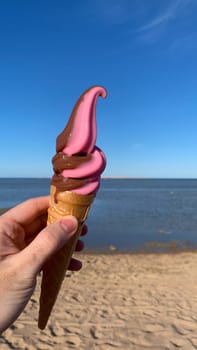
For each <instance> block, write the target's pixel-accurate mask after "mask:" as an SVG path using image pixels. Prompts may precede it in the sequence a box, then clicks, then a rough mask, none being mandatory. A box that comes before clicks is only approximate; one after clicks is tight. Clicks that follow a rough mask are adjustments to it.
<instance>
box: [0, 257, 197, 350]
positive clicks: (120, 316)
mask: <svg viewBox="0 0 197 350" xmlns="http://www.w3.org/2000/svg"><path fill="white" fill-rule="evenodd" d="M81 259H82V260H83V263H84V266H83V269H82V270H81V271H80V272H78V273H74V274H70V275H69V276H68V277H66V278H65V281H64V284H63V287H62V290H61V294H60V296H59V298H58V301H57V304H56V307H55V310H54V312H53V315H52V317H51V318H50V321H49V324H48V327H47V328H46V330H44V331H40V330H39V329H38V328H37V315H38V297H39V283H40V277H39V278H38V288H37V289H36V292H35V294H34V295H33V297H32V299H31V302H30V303H29V305H28V306H27V307H26V310H25V311H24V313H23V314H22V315H21V317H20V318H19V319H18V321H17V322H16V323H15V324H14V325H13V326H12V327H11V328H10V329H8V330H7V331H6V332H4V334H3V335H2V336H1V338H0V350H7V349H18V350H24V349H26V350H34V349H37V350H48V349H54V350H64V349H65V350H67V349H80V350H116V349H121V350H127V349H132V350H136V349H137V350H140V349H158V350H162V349H185V350H190V349H197V253H180V254H162V255H161V254H155V255H153V254H151V255H119V254H114V255H113V254H111V255H81Z"/></svg>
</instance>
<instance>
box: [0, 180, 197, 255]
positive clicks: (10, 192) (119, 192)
mask: <svg viewBox="0 0 197 350" xmlns="http://www.w3.org/2000/svg"><path fill="white" fill-rule="evenodd" d="M49 188H50V179H47V178H0V208H10V207H13V206H15V205H17V204H18V203H20V202H22V201H24V200H26V199H28V198H32V197H37V196H40V195H46V194H48V193H49ZM87 224H88V234H87V236H86V237H85V238H84V241H85V250H86V251H89V252H95V253H96V252H99V253H100V252H105V253H107V252H109V253H117V252H120V253H128V252H130V253H152V252H156V253H160V252H161V253H162V252H166V251H167V252H179V251H183V250H197V179H130V178H129V179H111V178H110V179H109V178H103V179H102V180H101V186H100V190H99V192H98V194H97V197H96V199H95V201H94V203H93V205H92V207H91V210H90V213H89V217H88V220H87Z"/></svg>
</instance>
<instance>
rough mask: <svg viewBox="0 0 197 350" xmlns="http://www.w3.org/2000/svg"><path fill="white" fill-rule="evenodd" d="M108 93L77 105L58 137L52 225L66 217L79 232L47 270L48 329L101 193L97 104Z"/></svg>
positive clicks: (98, 91) (43, 303) (43, 304)
mask: <svg viewBox="0 0 197 350" xmlns="http://www.w3.org/2000/svg"><path fill="white" fill-rule="evenodd" d="M106 95H107V93H106V90H105V89H104V88H103V87H100V86H94V87H92V88H90V89H89V90H87V91H86V92H85V93H84V94H83V95H82V96H81V97H80V98H79V100H78V101H77V103H76V105H75V107H74V109H73V111H72V114H71V116H70V119H69V121H68V124H67V125H66V127H65V129H64V130H63V131H62V133H61V134H60V135H59V136H58V137H57V142H56V152H57V153H56V155H55V156H54V157H53V159H52V163H53V168H54V175H53V177H52V180H51V196H50V206H49V209H48V224H51V223H53V222H54V221H55V220H57V219H59V218H61V217H64V216H66V215H74V216H75V217H76V218H77V220H78V224H79V225H78V230H77V232H76V233H75V235H74V236H73V237H72V238H71V239H70V240H69V241H68V242H67V244H66V245H65V246H64V247H63V248H62V249H61V250H60V251H58V252H57V253H56V254H55V255H54V256H52V257H51V258H50V259H49V260H48V261H47V263H46V264H45V266H44V267H43V277H42V284H41V296H40V311H39V321H38V326H39V328H41V329H44V328H45V326H46V324H47V321H48V318H49V316H50V313H51V310H52V308H53V305H54V304H55V300H56V298H57V295H58V292H59V289H60V287H61V284H62V281H63V279H64V276H65V272H66V270H67V268H68V266H69V262H70V259H71V256H72V254H73V251H74V249H75V246H76V243H77V240H78V238H79V236H80V233H81V229H82V226H83V223H84V222H85V220H86V218H87V215H88V212H89V209H90V206H91V204H92V202H93V200H94V198H95V195H96V192H97V191H98V189H99V185H100V177H101V174H102V172H103V170H104V169H105V166H106V159H105V156H104V153H103V152H102V151H101V150H100V149H99V148H98V147H97V146H96V145H95V143H96V135H97V132H96V102H97V99H98V97H99V96H102V97H103V98H105V97H106Z"/></svg>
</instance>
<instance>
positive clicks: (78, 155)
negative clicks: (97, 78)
mask: <svg viewBox="0 0 197 350" xmlns="http://www.w3.org/2000/svg"><path fill="white" fill-rule="evenodd" d="M106 95H107V93H106V90H105V89H104V88H103V87H100V86H94V87H92V88H90V89H89V90H87V91H86V92H85V93H84V94H83V95H82V96H81V97H80V98H79V100H78V101H77V103H76V105H75V107H74V109H73V111H72V114H71V116H70V119H69V121H68V124H67V126H66V127H65V129H64V130H63V131H62V133H61V134H60V135H59V136H58V137H57V142H56V151H57V154H56V155H55V156H54V158H53V159H52V162H53V168H54V172H55V174H54V176H53V178H52V184H53V185H54V186H56V188H57V191H58V192H59V191H72V192H75V193H79V194H82V195H87V194H90V193H96V192H97V190H98V188H99V183H100V176H101V173H102V172H103V170H104V169H105V165H106V159H105V156H104V154H103V152H102V151H101V150H100V149H99V148H98V147H97V146H95V143H96V136H97V132H96V101H97V98H98V97H99V96H102V97H103V98H105V97H106Z"/></svg>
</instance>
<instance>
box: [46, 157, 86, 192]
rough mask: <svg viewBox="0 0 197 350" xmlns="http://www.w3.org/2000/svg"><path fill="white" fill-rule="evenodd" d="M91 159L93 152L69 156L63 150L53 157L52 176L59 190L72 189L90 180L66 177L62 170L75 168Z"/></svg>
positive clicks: (53, 183)
mask: <svg viewBox="0 0 197 350" xmlns="http://www.w3.org/2000/svg"><path fill="white" fill-rule="evenodd" d="M90 159H91V154H85V153H84V154H83V153H81V154H79V155H73V156H68V155H67V154H65V153H63V152H59V153H57V154H56V155H55V156H54V157H53V159H52V163H53V170H54V175H53V177H52V181H51V183H52V185H54V186H55V187H56V188H57V191H58V192H61V191H70V190H72V189H75V188H79V187H81V186H84V185H85V184H86V183H88V182H89V178H77V179H76V178H65V177H64V176H62V175H61V173H62V171H63V170H65V169H75V168H78V167H79V166H80V165H81V164H83V163H86V162H88V161H89V160H90Z"/></svg>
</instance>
